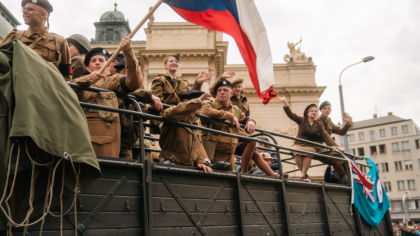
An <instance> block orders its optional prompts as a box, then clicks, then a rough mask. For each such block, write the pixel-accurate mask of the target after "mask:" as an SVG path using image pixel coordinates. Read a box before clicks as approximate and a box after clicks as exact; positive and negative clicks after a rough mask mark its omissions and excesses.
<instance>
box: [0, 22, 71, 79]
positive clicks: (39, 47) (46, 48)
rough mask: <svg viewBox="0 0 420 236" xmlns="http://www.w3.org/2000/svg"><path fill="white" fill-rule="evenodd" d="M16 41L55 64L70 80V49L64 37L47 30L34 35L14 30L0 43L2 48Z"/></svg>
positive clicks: (29, 32)
mask: <svg viewBox="0 0 420 236" xmlns="http://www.w3.org/2000/svg"><path fill="white" fill-rule="evenodd" d="M14 39H18V40H20V41H21V42H22V43H24V44H25V45H27V46H29V47H30V48H32V49H33V50H34V51H35V52H36V53H37V54H38V55H40V56H41V57H42V58H44V60H46V61H49V62H52V63H54V65H55V66H56V67H57V68H58V69H59V70H60V72H61V74H62V75H63V76H64V78H65V79H66V80H69V79H70V75H71V73H70V72H71V71H70V70H69V68H70V64H71V61H70V49H69V45H68V44H67V41H66V39H65V38H64V37H62V36H60V35H58V34H54V33H49V32H48V30H47V29H45V31H43V32H41V33H33V32H31V31H30V30H25V31H17V30H12V31H11V32H10V33H9V34H8V35H7V36H6V38H4V40H3V41H2V42H1V43H0V46H2V45H4V44H7V43H9V42H11V41H13V40H14Z"/></svg>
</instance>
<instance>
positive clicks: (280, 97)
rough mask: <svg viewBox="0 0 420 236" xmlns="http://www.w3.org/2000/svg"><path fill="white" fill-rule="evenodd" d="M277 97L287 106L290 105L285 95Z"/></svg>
mask: <svg viewBox="0 0 420 236" xmlns="http://www.w3.org/2000/svg"><path fill="white" fill-rule="evenodd" d="M277 98H278V99H279V100H280V101H281V102H283V104H284V105H285V106H288V105H289V103H288V102H287V98H286V97H285V96H283V95H277Z"/></svg>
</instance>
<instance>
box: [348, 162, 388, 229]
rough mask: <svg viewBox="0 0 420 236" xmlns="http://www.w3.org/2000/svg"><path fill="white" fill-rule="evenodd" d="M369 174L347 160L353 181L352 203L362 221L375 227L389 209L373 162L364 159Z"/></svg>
mask: <svg viewBox="0 0 420 236" xmlns="http://www.w3.org/2000/svg"><path fill="white" fill-rule="evenodd" d="M366 161H367V164H368V165H369V166H370V170H369V173H367V174H365V173H363V172H362V171H361V170H360V169H359V168H358V167H357V164H356V163H355V162H354V161H351V160H349V164H350V169H351V171H352V179H353V198H352V203H353V204H354V206H355V207H356V208H357V210H359V212H360V215H361V216H362V217H363V219H364V220H365V221H366V222H367V223H368V224H369V225H371V226H373V227H376V226H377V225H379V223H380V222H381V221H382V219H383V217H384V215H385V214H386V212H387V211H388V209H389V208H390V203H389V199H388V195H387V194H386V191H385V188H384V187H383V185H382V183H381V181H380V179H379V174H378V168H377V167H376V164H375V162H373V161H372V160H371V159H370V158H366Z"/></svg>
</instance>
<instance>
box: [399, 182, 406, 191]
mask: <svg viewBox="0 0 420 236" xmlns="http://www.w3.org/2000/svg"><path fill="white" fill-rule="evenodd" d="M397 185H398V191H404V190H405V184H404V180H398V181H397Z"/></svg>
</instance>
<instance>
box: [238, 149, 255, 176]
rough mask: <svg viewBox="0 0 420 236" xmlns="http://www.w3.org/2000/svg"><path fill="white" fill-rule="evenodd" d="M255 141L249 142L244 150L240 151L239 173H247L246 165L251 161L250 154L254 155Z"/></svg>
mask: <svg viewBox="0 0 420 236" xmlns="http://www.w3.org/2000/svg"><path fill="white" fill-rule="evenodd" d="M256 146H257V143H256V142H249V143H248V144H247V145H246V147H245V149H244V152H243V153H242V159H241V173H248V167H249V166H248V165H249V162H250V161H251V158H252V155H254V151H255V149H256Z"/></svg>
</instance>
